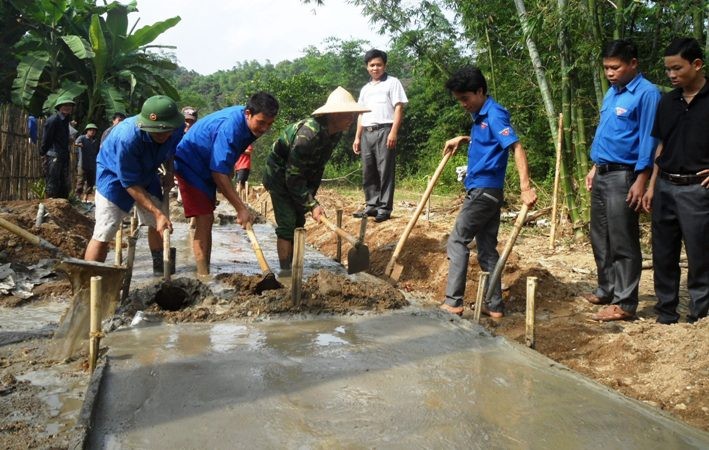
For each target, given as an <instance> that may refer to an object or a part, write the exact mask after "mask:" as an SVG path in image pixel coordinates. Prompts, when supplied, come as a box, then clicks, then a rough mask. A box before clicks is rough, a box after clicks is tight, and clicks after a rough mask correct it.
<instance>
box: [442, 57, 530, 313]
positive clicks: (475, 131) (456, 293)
mask: <svg viewBox="0 0 709 450" xmlns="http://www.w3.org/2000/svg"><path fill="white" fill-rule="evenodd" d="M446 88H447V89H448V90H449V91H450V92H451V94H453V97H455V99H456V100H458V102H459V103H460V105H461V106H462V107H463V108H464V109H465V110H466V111H467V112H469V113H470V114H471V116H472V118H473V126H472V128H471V130H470V136H458V137H456V138H453V139H451V140H449V141H447V142H446V145H445V149H444V152H451V153H454V152H455V151H456V149H457V148H458V146H459V145H460V144H461V143H462V142H468V143H469V145H468V172H467V175H466V178H465V189H466V191H467V195H466V196H465V200H464V201H463V206H462V208H461V210H460V213H458V217H457V218H456V221H455V226H454V227H453V231H452V232H451V235H450V237H449V238H448V259H449V260H450V266H449V270H448V283H447V285H446V298H445V301H444V303H443V304H442V305H441V309H443V310H444V311H447V312H450V313H452V314H458V315H462V314H463V295H464V294H465V281H466V275H467V272H468V259H469V258H470V249H469V248H468V244H470V242H471V241H472V240H473V239H475V241H476V242H477V249H478V262H479V263H480V267H481V268H482V269H483V270H484V271H487V272H492V271H493V269H494V268H495V265H496V264H497V260H498V259H499V257H500V255H499V254H498V253H497V233H498V230H499V228H500V207H501V206H502V200H503V192H502V189H503V187H504V182H505V171H506V169H507V160H508V157H509V153H510V152H512V153H513V154H514V156H515V164H516V166H517V172H518V173H519V180H520V181H519V182H520V188H521V190H522V193H521V197H522V201H523V202H524V204H525V205H527V206H532V205H534V203H535V202H536V201H537V194H536V193H535V192H534V189H533V188H532V187H531V181H530V179H529V169H528V165H527V154H526V153H525V151H524V149H523V148H522V144H520V142H519V138H518V137H517V134H516V133H515V131H514V129H513V128H512V125H511V124H510V114H509V113H508V112H507V110H506V109H504V108H503V107H502V106H500V105H499V104H498V103H497V102H495V101H494V100H493V99H492V98H490V97H488V96H487V82H486V81H485V77H484V76H483V74H482V72H481V71H480V69H478V68H476V67H464V68H462V69H460V70H458V71H457V72H456V73H455V74H454V75H453V76H452V77H451V78H450V79H449V80H448V82H446ZM488 289H493V295H492V298H491V299H490V303H489V304H488V305H484V307H483V310H482V312H483V313H485V314H488V315H489V316H490V317H493V318H501V317H503V315H504V312H503V304H502V289H501V283H500V281H499V280H498V282H497V283H496V285H495V286H489V287H488Z"/></svg>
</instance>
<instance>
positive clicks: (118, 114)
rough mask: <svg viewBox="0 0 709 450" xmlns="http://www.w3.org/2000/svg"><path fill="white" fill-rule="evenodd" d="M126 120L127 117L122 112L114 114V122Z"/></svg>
mask: <svg viewBox="0 0 709 450" xmlns="http://www.w3.org/2000/svg"><path fill="white" fill-rule="evenodd" d="M125 118H126V115H125V114H123V113H122V112H114V113H113V117H112V118H111V119H112V120H116V119H121V120H123V119H125Z"/></svg>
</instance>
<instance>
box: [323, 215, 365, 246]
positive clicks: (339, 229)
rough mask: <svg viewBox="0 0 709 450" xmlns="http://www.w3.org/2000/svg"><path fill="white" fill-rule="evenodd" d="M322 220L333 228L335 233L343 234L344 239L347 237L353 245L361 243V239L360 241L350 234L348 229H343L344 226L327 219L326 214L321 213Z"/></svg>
mask: <svg viewBox="0 0 709 450" xmlns="http://www.w3.org/2000/svg"><path fill="white" fill-rule="evenodd" d="M320 221H321V222H322V223H324V224H325V225H326V226H327V227H328V228H329V229H331V230H332V231H334V232H335V233H337V235H338V236H341V237H342V238H343V239H345V240H346V241H347V242H349V243H350V244H352V246H353V247H355V246H357V245H359V241H358V240H357V239H356V238H355V237H354V236H352V235H351V234H349V233H348V232H346V231H345V230H343V229H342V228H340V227H338V226H337V225H335V224H334V223H332V222H330V221H329V220H328V219H327V217H325V215H321V216H320Z"/></svg>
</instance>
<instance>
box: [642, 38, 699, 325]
mask: <svg viewBox="0 0 709 450" xmlns="http://www.w3.org/2000/svg"><path fill="white" fill-rule="evenodd" d="M665 69H666V71H667V75H668V77H669V79H670V81H671V82H672V85H673V86H675V87H676V88H677V89H675V90H673V91H671V92H669V93H667V94H665V95H664V96H663V97H662V99H661V100H660V104H659V105H658V109H657V114H656V116H655V125H654V127H653V130H652V135H653V137H655V138H657V139H659V140H660V144H659V145H658V146H657V151H656V153H655V155H656V158H655V167H654V170H653V174H652V178H651V179H650V186H649V187H648V190H647V192H646V193H645V196H644V197H643V207H644V209H645V210H647V211H649V210H650V206H652V259H653V268H654V275H655V295H656V296H657V305H656V306H655V311H656V312H657V321H658V322H659V323H663V324H672V323H676V322H677V321H678V320H679V314H678V313H677V305H678V304H679V282H680V267H679V256H680V251H681V249H682V241H684V243H685V250H686V252H687V262H688V266H689V270H688V273H687V289H688V291H689V297H690V303H689V314H688V315H687V321H688V322H694V321H696V320H698V319H701V318H702V317H706V315H707V311H708V310H709V240H708V239H707V237H709V83H707V78H706V76H705V73H704V55H703V54H702V49H701V47H700V46H699V42H697V41H696V40H695V39H690V38H679V39H675V40H673V41H672V43H670V45H669V46H668V47H667V50H666V51H665Z"/></svg>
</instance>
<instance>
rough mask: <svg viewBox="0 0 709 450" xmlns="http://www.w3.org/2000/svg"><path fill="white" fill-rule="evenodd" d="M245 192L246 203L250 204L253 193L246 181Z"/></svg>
mask: <svg viewBox="0 0 709 450" xmlns="http://www.w3.org/2000/svg"><path fill="white" fill-rule="evenodd" d="M244 190H245V191H246V202H247V203H248V202H249V194H250V193H251V190H250V189H249V182H248V181H246V182H245V183H244Z"/></svg>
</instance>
